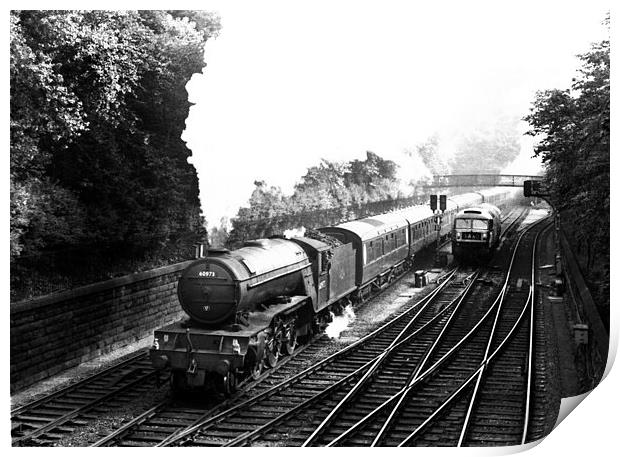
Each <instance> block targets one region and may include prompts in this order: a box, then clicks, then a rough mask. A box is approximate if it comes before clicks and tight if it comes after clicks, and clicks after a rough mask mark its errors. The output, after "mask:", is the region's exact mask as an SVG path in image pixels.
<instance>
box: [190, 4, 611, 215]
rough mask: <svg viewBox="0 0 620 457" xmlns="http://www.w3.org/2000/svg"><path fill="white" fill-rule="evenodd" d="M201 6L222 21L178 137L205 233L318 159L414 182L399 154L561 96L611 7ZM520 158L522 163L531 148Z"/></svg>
mask: <svg viewBox="0 0 620 457" xmlns="http://www.w3.org/2000/svg"><path fill="white" fill-rule="evenodd" d="M199 6H200V8H201V9H205V10H212V11H217V12H219V13H220V15H221V18H222V30H221V33H220V36H219V37H218V38H217V39H215V40H211V41H209V42H208V44H207V48H206V53H205V61H206V62H207V66H206V68H205V69H204V70H203V73H202V74H200V75H195V76H194V77H193V78H192V80H191V81H190V83H189V84H188V91H189V96H190V101H192V102H193V103H195V106H193V107H192V108H191V111H190V115H189V118H188V119H187V129H186V131H185V133H184V136H183V138H184V140H186V141H187V144H188V147H189V148H190V149H192V151H193V158H192V159H191V161H192V162H193V163H194V164H195V166H196V168H197V170H198V175H199V179H200V189H201V198H202V205H203V210H204V212H205V216H206V218H207V220H208V222H209V224H210V225H213V224H218V223H219V219H220V217H221V216H223V215H227V216H233V215H234V214H235V213H236V210H237V208H238V207H239V206H240V205H243V204H244V203H246V201H247V198H248V197H249V195H250V193H251V191H252V189H253V182H254V181H255V180H257V179H264V180H266V181H267V182H268V183H269V184H272V185H278V186H281V187H282V188H283V190H284V191H286V192H290V191H291V190H292V186H293V185H294V184H295V182H296V181H297V180H298V179H299V178H300V177H301V176H302V175H303V174H304V172H305V170H306V168H307V167H309V166H311V165H316V164H318V162H319V159H320V158H321V157H324V158H326V159H329V160H351V159H354V158H364V157H365V152H366V151H367V150H371V151H373V152H375V153H377V154H379V155H381V156H383V157H385V158H390V159H392V160H395V161H397V162H398V163H400V164H401V172H402V174H403V176H414V175H419V174H422V173H424V169H423V168H421V167H420V165H419V164H417V163H415V162H414V161H411V160H410V161H409V162H407V161H405V159H404V157H403V155H402V153H403V151H404V150H405V149H413V148H414V147H415V146H416V144H419V143H420V142H422V141H424V140H425V139H427V138H428V137H429V136H430V135H432V134H434V133H438V134H439V135H440V136H441V137H442V138H444V140H445V144H444V146H443V147H444V148H445V149H446V151H447V152H450V151H449V141H448V140H449V139H450V138H453V137H455V136H456V135H457V134H458V133H460V132H467V131H469V130H471V129H478V128H484V127H485V125H487V124H489V123H491V124H492V123H493V122H494V119H496V118H497V117H498V116H517V117H519V118H521V117H523V116H524V115H526V114H527V112H528V109H529V107H530V104H531V102H532V101H533V99H534V93H535V91H536V90H542V89H548V88H567V87H568V86H569V85H570V84H571V78H573V77H574V76H575V74H576V73H575V70H576V68H578V66H579V62H578V60H577V59H576V57H575V55H576V54H578V53H583V52H585V51H587V50H588V49H589V47H590V44H591V43H592V42H595V41H599V40H600V39H601V38H602V37H604V34H605V27H604V26H603V25H602V24H601V22H602V20H603V18H604V17H605V13H606V11H607V10H608V9H609V2H602V1H592V0H590V1H588V2H584V1H579V2H576V1H575V2H570V1H563V2H559V1H551V2H549V1H545V2H543V1H536V2H529V1H518V2H517V1H513V2H498V1H494V2H482V1H478V2H476V1H467V2H463V1H435V2H426V1H425V2H414V1H406V2H405V1H403V2H390V1H372V2H360V1H356V2H349V1H316V0H314V1H311V2H310V1H309V2H291V1H265V0H262V1H258V2H245V1H237V2H230V1H202V2H200V3H199ZM522 149H523V155H524V156H525V157H528V156H531V141H524V142H523V147H522ZM526 168H527V167H525V166H520V167H519V169H515V172H519V171H522V172H527V171H529V170H528V169H526ZM531 168H532V167H531V166H530V167H529V169H531ZM533 168H534V169H535V168H536V167H535V166H534V167H533ZM532 171H533V170H532Z"/></svg>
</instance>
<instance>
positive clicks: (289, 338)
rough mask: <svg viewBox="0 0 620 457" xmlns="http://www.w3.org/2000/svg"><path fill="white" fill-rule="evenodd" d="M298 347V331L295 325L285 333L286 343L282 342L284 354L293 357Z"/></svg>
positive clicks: (290, 326) (289, 327)
mask: <svg viewBox="0 0 620 457" xmlns="http://www.w3.org/2000/svg"><path fill="white" fill-rule="evenodd" d="M296 347H297V330H296V329H295V326H294V325H292V324H291V325H289V326H288V327H287V329H286V331H285V333H284V341H283V342H282V353H283V354H286V355H292V354H293V352H295V348H296Z"/></svg>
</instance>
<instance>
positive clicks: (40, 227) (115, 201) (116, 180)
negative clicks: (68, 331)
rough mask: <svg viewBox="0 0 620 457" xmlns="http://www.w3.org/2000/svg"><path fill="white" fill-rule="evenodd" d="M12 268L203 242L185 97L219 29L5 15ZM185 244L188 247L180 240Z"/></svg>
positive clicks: (190, 22)
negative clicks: (97, 252)
mask: <svg viewBox="0 0 620 457" xmlns="http://www.w3.org/2000/svg"><path fill="white" fill-rule="evenodd" d="M10 22H11V26H10V34H11V42H10V82H11V92H10V93H11V107H10V112H11V130H10V138H11V151H10V152H11V156H10V157H11V158H10V165H11V169H10V175H11V176H10V177H11V190H10V191H11V227H10V228H11V240H10V241H11V260H12V262H13V261H16V260H17V259H23V258H27V257H28V256H33V255H39V254H40V253H41V252H51V251H54V252H74V251H75V250H76V249H77V250H80V249H82V248H83V247H86V246H87V247H89V248H91V249H92V248H93V247H94V246H102V245H105V246H111V245H114V246H116V248H117V253H118V254H119V255H122V254H123V253H124V252H125V250H126V249H127V248H128V247H129V246H131V248H132V249H133V250H136V249H137V250H141V251H143V252H147V253H148V252H149V251H152V250H156V249H159V248H160V247H161V246H162V245H166V244H169V243H170V242H177V241H179V240H181V239H186V238H196V237H197V236H201V235H200V233H201V231H202V232H204V229H202V222H203V221H202V216H201V211H200V205H199V200H198V181H197V176H196V172H195V170H194V167H193V166H192V165H191V164H188V163H187V158H188V157H189V156H190V154H191V152H190V151H189V150H188V149H187V147H186V146H185V144H184V142H183V141H182V140H181V133H182V131H183V129H184V127H185V124H184V122H185V118H186V117H187V114H188V110H189V106H190V104H189V102H188V101H187V93H186V90H185V85H186V83H187V81H188V80H189V79H190V78H191V76H192V74H194V73H197V72H200V71H201V70H202V68H203V66H204V62H203V50H204V43H205V41H206V40H207V39H208V38H210V37H212V36H214V35H215V34H217V32H218V30H219V27H220V26H219V19H218V18H217V17H215V16H213V15H212V14H209V13H204V12H187V11H172V12H165V11H139V12H137V11H80V12H78V11H12V12H11V13H10ZM187 242H191V240H187Z"/></svg>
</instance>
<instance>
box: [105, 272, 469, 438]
mask: <svg viewBox="0 0 620 457" xmlns="http://www.w3.org/2000/svg"><path fill="white" fill-rule="evenodd" d="M456 276H458V275H457V272H456V270H453V271H452V272H450V276H449V277H450V278H452V279H454V278H455V277H456ZM460 276H461V279H462V277H464V276H465V275H463V274H460ZM446 279H448V278H446ZM450 284H453V281H448V280H446V281H444V282H443V283H442V284H441V285H439V286H438V287H437V288H436V289H434V290H433V291H432V292H431V293H430V294H429V295H428V296H427V297H425V298H424V299H422V300H420V301H418V302H417V303H415V304H411V305H410V306H409V307H408V309H405V310H403V311H402V312H401V313H400V314H398V315H397V317H395V318H394V319H392V320H391V321H389V322H387V323H386V324H384V325H383V326H382V327H380V328H379V329H377V330H375V331H374V332H372V333H370V334H368V335H366V336H364V337H363V338H361V339H359V340H358V341H357V342H356V343H354V344H352V345H350V346H348V347H347V348H345V349H343V350H341V351H339V352H337V353H335V354H332V355H330V356H329V357H321V355H320V348H321V345H322V342H321V341H319V342H318V343H317V345H316V346H315V348H314V349H311V350H308V349H306V350H304V351H300V352H299V354H297V355H296V356H294V357H292V358H291V360H290V361H289V362H288V363H287V364H286V365H283V366H282V367H281V368H279V369H277V370H272V372H270V373H269V374H268V375H267V376H266V377H265V378H264V379H263V380H261V379H259V380H258V381H257V382H256V383H255V385H254V386H253V387H252V388H251V389H245V390H244V391H243V392H241V393H240V394H239V395H237V396H236V397H234V398H233V399H231V400H230V401H229V402H228V403H227V404H226V405H224V406H230V407H228V408H222V407H220V408H219V410H220V411H219V412H217V411H207V412H206V413H205V414H204V415H203V417H201V418H199V419H198V420H195V421H194V423H193V424H190V425H189V426H187V427H185V428H183V429H179V427H177V426H176V425H178V424H175V425H170V424H168V423H167V422H166V417H168V416H173V415H174V414H171V413H170V409H169V408H168V407H167V406H165V405H162V407H161V409H159V410H157V409H156V408H154V410H153V411H152V412H151V413H150V414H149V415H148V417H146V416H145V417H144V418H143V419H144V420H140V421H136V423H135V424H131V425H129V426H128V427H126V428H124V429H123V430H122V431H120V432H119V433H116V434H115V435H114V436H112V437H109V438H105V439H103V440H101V441H100V442H99V443H96V445H98V446H102V445H105V446H110V445H114V446H124V445H137V444H139V445H142V446H148V445H158V446H161V445H170V444H177V443H179V442H188V439H189V438H191V439H192V440H194V442H195V443H196V444H199V445H218V446H219V445H225V444H227V443H229V442H232V441H233V440H235V439H236V438H238V437H239V435H240V434H241V433H242V432H244V431H247V430H241V431H240V427H241V428H243V426H249V427H250V428H251V429H252V430H253V429H255V428H258V427H260V426H263V425H264V424H265V423H268V422H269V421H270V420H271V419H272V418H273V417H274V414H273V410H274V409H275V410H277V411H279V412H281V413H283V412H289V413H290V412H291V411H293V410H294V409H295V408H297V407H299V406H300V405H302V404H303V403H304V402H306V401H308V400H309V399H311V398H314V397H315V396H316V395H321V394H322V393H323V391H324V390H326V389H327V390H328V391H334V390H336V388H337V387H338V386H344V385H346V383H347V382H350V381H351V380H354V379H356V378H357V377H359V376H361V375H362V374H363V372H364V368H365V366H366V365H367V364H368V363H369V362H372V361H373V360H374V359H375V358H376V357H377V356H378V355H380V354H381V353H382V352H383V350H384V349H385V348H386V347H388V346H389V345H390V344H391V343H392V342H393V340H394V339H395V338H396V337H397V336H398V335H399V334H403V335H405V334H406V333H407V332H414V331H416V330H419V329H420V328H421V327H423V326H424V325H426V324H428V322H429V321H430V320H431V319H432V318H433V316H434V315H436V314H437V309H434V308H433V306H431V304H433V303H434V304H435V306H439V307H440V305H437V304H436V301H433V299H434V298H435V297H438V296H439V295H441V293H443V292H442V291H444V290H445V289H449V288H450V287H449V286H450ZM453 293H454V292H453ZM402 299H403V300H404V301H407V300H408V301H410V298H408V297H403V298H402ZM437 319H438V318H437ZM412 320H413V323H411V324H410V322H411V321H412ZM323 338H326V337H323ZM317 350H318V351H319V355H318V356H317ZM317 358H319V359H321V361H320V362H319V363H314V361H315V360H316V359H317ZM334 383H336V387H334ZM222 409H224V410H223V411H222ZM276 416H277V414H276ZM199 435H200V436H199Z"/></svg>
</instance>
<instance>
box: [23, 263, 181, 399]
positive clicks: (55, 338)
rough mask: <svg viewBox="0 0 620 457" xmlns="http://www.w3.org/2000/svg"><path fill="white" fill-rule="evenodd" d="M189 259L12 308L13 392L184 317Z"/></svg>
mask: <svg viewBox="0 0 620 457" xmlns="http://www.w3.org/2000/svg"><path fill="white" fill-rule="evenodd" d="M189 263H190V261H187V262H182V263H178V264H175V265H170V266H167V267H162V268H158V269H155V270H151V271H147V272H144V273H137V274H133V275H128V276H124V277H121V278H116V279H111V280H109V281H104V282H100V283H96V284H92V285H88V286H84V287H80V288H77V289H74V290H70V291H66V292H62V293H58V294H51V295H47V296H44V297H40V298H37V299H34V300H27V301H21V302H17V303H12V304H11V392H14V391H16V390H19V389H22V388H24V387H26V386H29V385H31V384H33V383H35V382H37V381H40V380H42V379H45V378H48V377H50V376H53V375H55V374H57V373H59V372H61V371H63V370H66V369H68V368H72V367H75V366H77V365H79V364H80V363H83V362H86V361H89V360H92V359H94V358H95V357H98V356H100V355H102V354H106V353H108V352H111V351H114V350H116V349H118V348H121V347H123V346H126V345H127V344H131V343H134V342H136V341H138V340H140V339H142V338H145V337H147V336H148V335H149V334H151V333H152V331H153V329H154V328H157V327H159V326H161V325H163V324H166V323H169V322H173V321H175V320H177V319H180V318H182V317H183V316H185V314H184V313H183V311H182V309H181V306H180V305H179V302H178V299H177V294H176V284H177V279H178V277H179V276H180V274H181V271H182V270H183V269H184V268H185V267H186V266H187V265H188V264H189Z"/></svg>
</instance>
